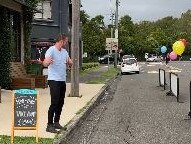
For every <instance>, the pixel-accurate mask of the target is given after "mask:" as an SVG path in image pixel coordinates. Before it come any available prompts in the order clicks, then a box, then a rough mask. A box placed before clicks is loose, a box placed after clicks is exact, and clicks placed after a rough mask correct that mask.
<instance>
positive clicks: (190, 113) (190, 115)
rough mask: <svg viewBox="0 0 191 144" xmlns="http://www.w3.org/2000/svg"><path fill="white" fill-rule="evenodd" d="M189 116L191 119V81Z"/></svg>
mask: <svg viewBox="0 0 191 144" xmlns="http://www.w3.org/2000/svg"><path fill="white" fill-rule="evenodd" d="M188 116H189V117H190V118H191V81H190V112H189V113H188Z"/></svg>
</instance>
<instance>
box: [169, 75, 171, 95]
mask: <svg viewBox="0 0 191 144" xmlns="http://www.w3.org/2000/svg"><path fill="white" fill-rule="evenodd" d="M169 74H170V92H172V89H171V73H169Z"/></svg>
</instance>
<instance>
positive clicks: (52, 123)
mask: <svg viewBox="0 0 191 144" xmlns="http://www.w3.org/2000/svg"><path fill="white" fill-rule="evenodd" d="M67 44H68V37H67V36H66V35H59V36H58V38H57V39H56V44H55V45H54V46H52V47H50V48H49V49H48V50H47V51H46V54H45V59H44V61H43V65H44V66H45V67H48V85H49V87H50V95H51V105H50V107H49V110H48V123H47V128H46V131H47V132H51V133H57V132H58V131H57V130H56V129H62V128H63V127H62V126H61V125H60V123H59V120H60V115H61V112H62V107H63V105H64V98H65V92H66V69H67V65H69V66H72V60H71V59H70V57H69V55H68V52H67V51H66V49H65V47H66V45H67Z"/></svg>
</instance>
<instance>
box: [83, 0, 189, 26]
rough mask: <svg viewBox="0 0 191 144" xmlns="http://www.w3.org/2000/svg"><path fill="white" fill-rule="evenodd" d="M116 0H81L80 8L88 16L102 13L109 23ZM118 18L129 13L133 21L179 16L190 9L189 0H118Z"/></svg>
mask: <svg viewBox="0 0 191 144" xmlns="http://www.w3.org/2000/svg"><path fill="white" fill-rule="evenodd" d="M115 1H116V0H81V3H82V6H83V7H82V8H81V9H82V10H85V11H86V13H87V14H88V15H89V16H90V18H92V17H95V16H96V15H103V16H104V21H105V23H106V24H110V23H111V20H110V19H111V13H112V12H114V11H115ZM119 1H120V6H119V19H120V17H122V16H124V15H129V16H130V17H131V18H132V20H133V22H140V21H143V20H147V21H156V20H158V19H161V18H163V17H166V16H173V17H180V16H181V14H182V13H185V12H186V11H187V10H188V9H191V0H119Z"/></svg>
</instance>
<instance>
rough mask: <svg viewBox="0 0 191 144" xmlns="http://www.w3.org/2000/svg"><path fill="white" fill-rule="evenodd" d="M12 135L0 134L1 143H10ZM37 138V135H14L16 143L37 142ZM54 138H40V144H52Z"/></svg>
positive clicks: (32, 143)
mask: <svg viewBox="0 0 191 144" xmlns="http://www.w3.org/2000/svg"><path fill="white" fill-rule="evenodd" d="M10 143H11V137H10V136H4V135H1V136H0V144H10ZM35 143H36V138H35V137H18V136H16V137H14V144H35ZM52 143H53V139H50V138H39V143H38V144H52Z"/></svg>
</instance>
